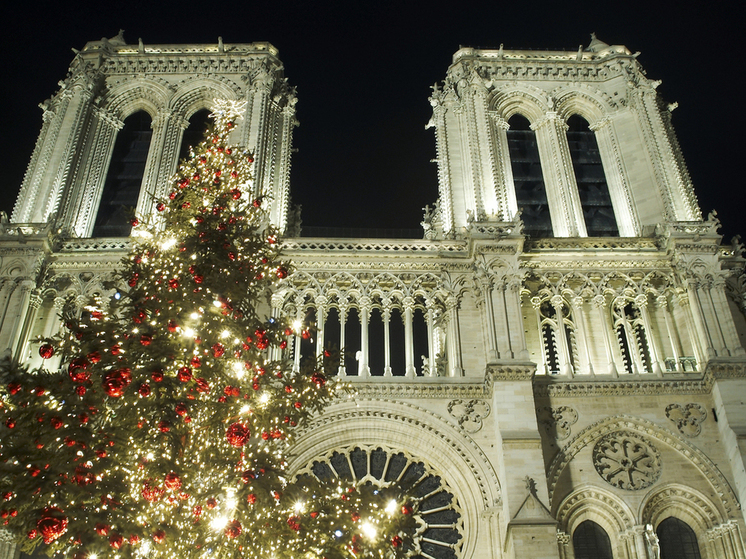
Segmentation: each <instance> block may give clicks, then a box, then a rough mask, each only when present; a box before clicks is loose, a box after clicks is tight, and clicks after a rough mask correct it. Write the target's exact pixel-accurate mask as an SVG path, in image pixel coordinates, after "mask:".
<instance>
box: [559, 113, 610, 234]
mask: <svg viewBox="0 0 746 559" xmlns="http://www.w3.org/2000/svg"><path fill="white" fill-rule="evenodd" d="M567 144H568V147H569V148H570V157H571V158H572V166H573V170H574V171H575V182H576V183H577V185H578V194H579V195H580V204H581V206H582V207H583V219H584V220H585V229H586V231H587V233H588V236H589V237H618V236H619V228H618V226H617V221H616V216H615V215H614V207H613V205H612V203H611V196H610V195H609V186H608V184H607V183H606V175H605V174H604V166H603V163H602V161H601V154H600V152H599V150H598V142H597V141H596V133H595V132H594V131H593V130H591V129H590V128H589V126H588V122H587V121H586V120H585V119H584V118H583V117H581V116H579V115H572V116H571V117H570V118H568V119H567Z"/></svg>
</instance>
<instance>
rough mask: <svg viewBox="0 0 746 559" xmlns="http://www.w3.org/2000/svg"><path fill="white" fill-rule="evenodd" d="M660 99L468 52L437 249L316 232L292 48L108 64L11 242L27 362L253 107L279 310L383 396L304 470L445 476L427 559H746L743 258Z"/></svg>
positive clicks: (621, 50) (622, 50) (454, 85)
mask: <svg viewBox="0 0 746 559" xmlns="http://www.w3.org/2000/svg"><path fill="white" fill-rule="evenodd" d="M658 83H659V82H655V81H653V80H651V79H649V78H647V77H646V76H645V74H644V72H643V71H642V68H641V66H640V64H639V63H638V62H637V60H636V55H635V54H632V53H630V52H629V51H628V50H627V48H626V47H624V46H618V45H616V46H610V45H607V44H605V43H603V42H601V41H599V40H598V39H596V38H595V37H594V38H593V40H592V42H591V43H590V45H589V46H588V47H587V48H585V49H581V50H578V51H576V52H575V51H574V52H569V51H567V52H565V51H551V52H549V51H514V50H507V49H503V48H502V47H500V48H499V49H495V50H483V49H471V48H462V49H460V50H459V51H458V52H456V53H455V54H454V57H453V64H452V65H451V67H450V68H449V69H448V71H447V73H446V77H445V80H444V81H443V82H442V83H441V84H440V85H437V86H435V87H434V88H433V93H432V96H431V98H430V103H431V105H432V107H433V116H432V119H431V121H430V123H429V126H430V127H431V128H432V129H433V131H434V136H435V142H436V147H437V165H438V180H439V198H438V200H437V202H436V203H435V204H432V205H431V206H429V207H428V208H426V212H425V216H424V219H423V223H422V225H423V228H424V231H423V237H424V238H423V239H422V240H407V239H404V240H395V239H362V238H354V239H353V238H345V239H329V238H307V237H302V236H297V235H296V234H297V227H295V225H294V224H293V223H292V220H291V219H289V216H291V215H292V212H291V211H290V200H289V185H288V177H289V168H290V153H291V147H292V145H291V144H292V132H293V128H294V126H295V125H296V124H297V123H296V121H295V94H294V91H293V89H292V88H291V87H289V86H288V84H287V82H286V80H285V78H284V76H283V67H282V64H281V62H280V60H279V58H278V53H277V50H276V49H275V48H274V47H273V46H272V45H270V44H269V43H252V44H241V45H239V44H235V45H233V44H231V45H229V44H222V42H220V43H218V44H217V45H157V46H148V45H143V44H142V43H140V44H139V45H128V44H126V43H125V42H124V40H123V39H122V37H121V36H118V37H115V38H113V39H109V40H106V39H102V40H101V41H95V42H91V43H88V44H87V45H86V46H85V48H84V49H83V50H82V51H80V52H78V53H77V54H76V56H75V58H74V60H73V62H72V64H71V67H70V72H69V75H68V77H67V78H66V79H65V80H64V82H61V84H62V85H61V88H60V90H59V91H58V92H57V93H56V94H55V95H54V96H53V97H52V98H51V99H50V100H48V101H47V102H46V103H44V104H43V110H44V115H43V125H42V130H41V133H40V135H39V139H38V142H37V144H36V148H35V150H34V153H33V156H32V159H31V162H30V164H29V167H28V171H27V173H26V176H25V178H24V181H23V184H22V187H21V192H20V195H19V198H18V202H17V204H16V206H15V209H14V211H13V214H12V216H11V217H10V219H9V220H8V219H3V220H2V223H0V284H1V288H0V309H2V310H1V311H0V312H2V321H1V322H0V346H1V347H3V348H8V352H10V354H11V355H12V356H13V358H18V359H21V360H23V361H26V362H28V363H30V364H31V365H38V364H39V361H40V358H39V357H38V356H37V355H35V353H34V350H35V345H34V344H33V343H32V341H33V340H34V339H36V338H37V337H39V336H48V335H51V334H53V333H54V332H56V331H57V330H58V328H59V327H60V321H59V318H58V316H57V314H58V311H59V309H60V306H61V304H62V302H63V301H64V300H66V299H67V298H69V297H70V296H74V297H76V298H77V299H78V300H79V301H80V303H81V304H85V302H86V301H87V300H89V298H90V297H99V298H101V299H102V300H106V295H107V291H106V289H105V288H104V285H103V282H104V280H105V279H106V277H107V274H108V273H109V272H110V271H111V270H112V268H113V267H114V266H115V265H116V263H117V262H118V261H119V259H120V258H121V257H122V256H123V254H124V252H125V251H126V250H127V247H128V244H129V240H128V237H129V234H130V230H129V226H128V220H127V218H126V215H125V213H123V211H122V208H123V207H126V206H129V207H134V208H136V209H137V211H138V212H140V213H141V214H149V213H151V212H152V211H153V206H154V200H155V199H157V198H158V197H160V196H163V195H164V194H165V190H164V189H165V188H166V186H167V184H168V182H167V181H168V177H169V176H170V175H171V174H173V172H174V171H175V170H176V167H177V162H178V158H179V154H180V153H183V152H182V150H183V149H184V148H183V146H184V145H185V144H187V143H188V142H190V141H194V140H195V139H197V138H198V136H195V130H197V131H198V132H199V129H200V128H201V126H202V122H203V119H204V116H205V114H206V111H205V109H209V107H210V105H211V103H212V101H213V100H214V99H216V98H221V99H229V100H237V101H238V100H242V101H246V102H247V112H246V115H245V118H244V119H243V120H242V121H240V123H239V125H238V127H237V130H236V132H235V141H236V142H237V143H240V144H241V145H243V146H246V147H247V148H249V149H250V150H252V151H253V152H254V154H255V159H256V166H255V174H256V180H255V183H254V186H253V188H254V190H255V192H254V194H256V195H268V196H270V197H271V199H272V203H271V219H272V220H273V222H274V223H275V224H276V225H278V226H279V227H280V228H281V229H282V230H284V231H286V233H288V234H290V235H291V236H288V237H287V238H286V240H285V249H286V254H287V256H288V257H290V258H291V259H292V260H293V261H294V262H295V264H296V266H297V271H296V272H295V273H294V274H293V275H292V276H291V277H290V278H288V280H287V281H286V283H285V285H284V287H283V289H282V290H281V291H279V292H278V293H276V294H275V296H274V297H273V299H272V302H271V305H272V310H271V312H274V313H280V312H285V313H289V314H290V315H291V316H293V317H297V318H298V319H300V320H305V321H308V322H311V323H312V324H314V325H315V329H314V333H313V335H312V336H311V337H309V338H308V339H302V338H301V337H298V338H297V339H295V340H294V343H293V344H291V349H290V351H289V353H288V355H287V357H288V358H289V359H292V360H293V361H294V363H295V366H296V367H300V363H301V362H302V360H303V359H306V358H313V357H314V355H318V354H320V353H321V352H322V351H323V348H325V347H334V348H338V349H341V350H342V355H343V358H342V360H341V362H340V368H339V371H338V374H339V375H340V376H344V377H346V379H347V380H349V381H350V382H351V383H352V384H353V385H354V387H355V388H356V390H357V395H356V397H355V398H354V399H353V400H349V401H340V402H338V403H336V404H334V405H333V406H331V407H330V408H329V409H328V410H327V411H326V412H325V413H324V414H323V415H321V416H319V417H317V418H315V419H314V420H313V421H312V422H311V423H310V424H309V425H306V426H305V428H304V429H305V430H304V433H303V434H301V435H300V436H299V437H298V442H297V444H296V446H295V448H294V454H293V456H292V459H291V464H292V467H293V468H294V471H296V472H300V471H302V470H304V469H308V468H311V467H315V468H322V469H326V471H327V472H329V471H331V472H333V473H334V474H336V475H340V476H347V477H356V478H358V479H360V478H362V477H365V476H370V478H372V479H378V480H390V479H395V478H396V477H397V476H398V475H400V474H401V473H402V472H405V471H410V472H413V473H412V475H420V476H425V475H427V474H428V473H432V474H434V475H435V476H437V483H435V484H434V485H433V486H432V487H431V490H432V491H431V493H430V495H429V496H427V497H426V498H425V501H424V503H423V507H422V509H423V511H424V512H423V514H422V515H421V516H422V522H423V525H424V526H425V527H426V528H425V530H424V532H423V533H422V534H421V536H420V538H419V540H418V541H419V545H420V549H419V551H418V556H421V557H423V558H435V559H445V558H459V559H500V558H520V559H545V558H546V559H549V558H552V559H557V558H563V559H565V558H568V559H569V558H573V557H574V558H576V559H584V558H591V557H593V558H612V557H613V558H615V559H655V558H658V557H663V558H664V559H665V558H667V557H685V558H697V557H702V558H705V559H715V558H727V559H736V558H738V559H744V558H746V548H745V546H744V535H746V525H745V524H744V513H743V511H742V510H741V503H743V502H744V501H745V500H746V468H745V464H744V458H745V454H744V453H745V452H746V445H745V444H744V441H743V438H744V436H746V406H744V403H743V402H744V399H745V398H746V352H745V351H744V335H745V334H746V320H745V318H744V310H745V309H746V300H745V299H744V283H745V282H744V276H743V268H744V259H743V258H742V247H741V246H740V245H739V244H738V243H737V242H735V243H733V244H732V245H723V244H721V236H720V235H719V234H718V225H719V222H718V221H717V218H716V216H715V215H710V216H707V217H704V216H702V214H701V211H700V208H699V205H698V203H697V199H696V196H695V193H694V189H693V186H692V184H691V180H690V178H689V175H688V173H687V170H686V166H685V164H684V160H683V157H682V154H681V152H680V149H679V146H678V143H677V141H676V137H675V135H674V132H673V129H672V126H671V110H673V107H672V106H666V105H665V103H663V102H662V100H661V99H660V97H659V96H658V94H657V93H656V87H657V85H658ZM423 102H424V100H423ZM309 110H313V108H309ZM700 187H702V185H700ZM428 202H431V201H427V200H423V205H424V204H425V203H428ZM313 464H316V465H315V466H312V465H313ZM407 468H409V470H406V469H407ZM370 478H369V479H370ZM3 546H4V547H3V550H2V551H0V557H3V558H4V557H13V556H14V554H15V553H16V552H15V550H14V547H13V546H12V545H10V544H3ZM3 553H5V555H3Z"/></svg>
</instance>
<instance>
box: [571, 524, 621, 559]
mask: <svg viewBox="0 0 746 559" xmlns="http://www.w3.org/2000/svg"><path fill="white" fill-rule="evenodd" d="M572 547H573V551H575V559H613V554H612V552H611V541H610V540H609V535H608V534H607V533H606V530H604V529H603V528H602V527H601V526H599V525H598V524H596V523H595V522H593V521H592V520H586V521H585V522H582V523H580V524H579V525H578V527H577V528H575V531H574V532H573V534H572Z"/></svg>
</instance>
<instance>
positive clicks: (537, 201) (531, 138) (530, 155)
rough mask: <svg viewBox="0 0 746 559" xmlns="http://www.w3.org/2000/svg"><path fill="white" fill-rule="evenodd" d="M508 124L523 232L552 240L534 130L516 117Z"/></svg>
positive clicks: (526, 122)
mask: <svg viewBox="0 0 746 559" xmlns="http://www.w3.org/2000/svg"><path fill="white" fill-rule="evenodd" d="M508 124H509V125H510V128H508V130H507V137H508V149H509V150H510V165H511V168H512V171H513V184H514V186H515V198H516V203H517V205H518V209H519V211H520V212H521V219H522V220H523V225H524V232H525V233H526V234H527V235H529V236H531V237H552V236H553V231H552V219H551V216H550V214H549V203H548V201H547V192H546V186H545V184H544V175H543V174H542V170H541V160H540V158H539V149H538V147H537V144H536V134H535V133H534V131H533V130H531V128H530V126H529V122H528V119H526V118H525V117H523V116H521V115H513V116H512V117H511V118H510V120H509V121H508Z"/></svg>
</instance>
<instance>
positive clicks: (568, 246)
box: [523, 237, 658, 252]
mask: <svg viewBox="0 0 746 559" xmlns="http://www.w3.org/2000/svg"><path fill="white" fill-rule="evenodd" d="M588 249H608V250H635V251H640V250H650V251H653V250H658V244H657V243H656V240H655V239H651V238H641V237H568V238H560V237H551V238H546V239H529V240H527V241H526V243H525V244H524V245H523V250H524V252H528V251H531V250H588Z"/></svg>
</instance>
